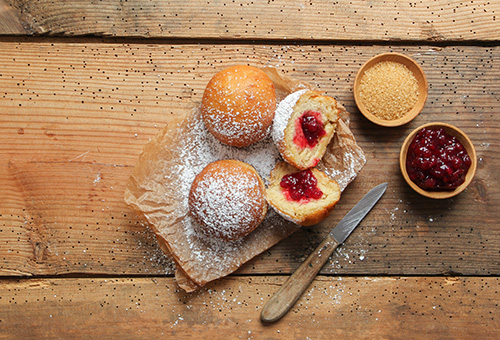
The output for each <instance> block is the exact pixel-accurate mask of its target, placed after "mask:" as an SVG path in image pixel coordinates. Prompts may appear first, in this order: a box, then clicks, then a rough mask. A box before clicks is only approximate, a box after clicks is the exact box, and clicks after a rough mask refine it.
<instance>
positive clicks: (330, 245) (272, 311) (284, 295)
mask: <svg viewBox="0 0 500 340" xmlns="http://www.w3.org/2000/svg"><path fill="white" fill-rule="evenodd" d="M338 245H339V243H338V242H337V241H335V239H334V238H333V237H332V236H331V235H328V236H327V237H325V239H324V240H323V241H322V242H321V244H320V245H319V246H318V247H317V248H316V250H314V251H313V252H312V254H311V255H309V257H308V258H307V259H306V260H305V261H304V263H302V264H301V265H300V267H299V268H297V270H296V271H295V272H294V273H293V274H292V275H291V276H290V277H289V278H288V280H286V282H285V283H284V284H283V285H282V286H281V287H280V288H279V289H278V291H277V292H276V293H274V295H273V296H272V297H271V299H270V300H269V301H268V302H267V303H266V305H265V306H264V308H263V309H262V313H261V314H260V318H261V320H262V321H264V322H274V321H277V320H279V319H280V318H281V317H282V316H283V315H285V314H286V313H287V312H288V310H290V308H292V306H293V305H294V304H295V302H296V301H297V300H298V299H299V297H300V296H301V295H302V293H303V292H304V291H305V290H306V289H307V287H308V286H309V284H310V283H311V282H312V280H313V279H314V277H315V276H316V274H318V272H319V271H320V269H321V268H322V267H323V266H324V264H325V263H326V261H327V260H328V258H329V257H330V255H331V254H332V253H333V251H334V250H335V249H336V248H337V247H338Z"/></svg>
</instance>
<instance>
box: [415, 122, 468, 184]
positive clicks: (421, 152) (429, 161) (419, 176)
mask: <svg viewBox="0 0 500 340" xmlns="http://www.w3.org/2000/svg"><path fill="white" fill-rule="evenodd" d="M470 165H471V159H470V157H469V155H468V154H467V150H465V148H464V146H463V145H462V144H461V143H460V142H459V141H458V139H457V138H456V137H454V136H451V135H449V134H448V133H446V132H445V131H444V129H442V128H441V129H437V130H432V129H427V128H423V129H422V130H420V131H419V132H418V133H417V135H416V136H415V138H414V139H413V141H412V142H411V144H410V146H409V148H408V155H407V157H406V171H407V172H408V175H409V176H410V179H411V180H412V181H413V182H414V183H415V184H417V185H418V186H419V187H420V188H422V189H424V190H453V189H455V188H457V187H458V186H460V185H461V184H462V183H463V182H464V181H465V175H466V174H467V171H468V170H469V167H470Z"/></svg>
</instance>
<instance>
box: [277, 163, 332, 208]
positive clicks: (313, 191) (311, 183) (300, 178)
mask: <svg viewBox="0 0 500 340" xmlns="http://www.w3.org/2000/svg"><path fill="white" fill-rule="evenodd" d="M317 185H318V180H317V179H316V177H314V175H313V173H312V171H311V170H310V169H307V170H303V171H299V172H296V173H293V174H288V175H285V176H283V178H282V179H281V182H280V186H281V187H282V188H283V189H284V194H285V197H286V198H287V199H289V200H292V201H301V200H309V199H320V198H321V196H323V192H322V191H321V190H320V189H319V188H318V186H317Z"/></svg>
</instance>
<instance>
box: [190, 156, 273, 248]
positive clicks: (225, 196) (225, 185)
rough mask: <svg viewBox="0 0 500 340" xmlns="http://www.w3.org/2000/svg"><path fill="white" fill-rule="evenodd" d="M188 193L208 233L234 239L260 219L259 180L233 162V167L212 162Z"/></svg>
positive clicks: (261, 202) (261, 200)
mask: <svg viewBox="0 0 500 340" xmlns="http://www.w3.org/2000/svg"><path fill="white" fill-rule="evenodd" d="M191 195H192V196H191V198H192V200H191V201H190V203H191V208H193V211H192V213H195V214H196V216H197V217H198V221H199V220H201V221H202V222H203V224H204V228H202V230H203V231H204V232H206V233H207V234H208V236H216V237H221V238H224V239H230V240H232V239H236V238H238V237H239V236H240V235H241V231H245V230H251V229H253V226H254V225H255V224H256V223H258V222H260V221H259V218H260V216H262V212H261V211H259V210H260V209H259V208H261V207H262V206H263V204H264V201H263V200H264V196H263V192H262V190H261V189H260V182H259V180H258V178H257V177H256V176H254V175H253V174H252V173H249V172H248V171H246V172H245V171H244V169H243V167H241V166H239V164H237V163H236V164H234V167H233V168H226V167H223V166H218V163H213V164H212V165H211V166H210V171H209V172H203V173H202V174H201V176H199V177H197V185H196V186H194V187H193V190H192V191H191Z"/></svg>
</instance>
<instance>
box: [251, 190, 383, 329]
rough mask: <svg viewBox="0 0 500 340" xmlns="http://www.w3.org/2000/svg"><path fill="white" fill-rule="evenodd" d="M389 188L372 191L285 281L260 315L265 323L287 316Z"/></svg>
mask: <svg viewBox="0 0 500 340" xmlns="http://www.w3.org/2000/svg"><path fill="white" fill-rule="evenodd" d="M386 189H387V183H383V184H379V185H377V186H376V187H375V188H373V189H372V190H370V191H369V192H368V193H367V194H366V195H365V196H364V197H363V198H362V199H361V200H360V201H359V202H358V203H357V204H356V205H355V206H354V207H353V208H352V209H351V210H350V211H349V212H348V213H347V214H346V215H345V216H344V218H343V219H342V220H341V221H340V222H339V223H338V224H337V226H336V227H335V228H333V229H332V231H330V233H329V234H328V235H327V236H326V237H325V238H324V239H323V241H322V242H321V243H320V245H319V246H318V247H317V248H316V250H314V251H313V252H312V254H311V255H309V257H308V258H307V259H306V260H305V261H304V263H302V264H301V265H300V266H299V268H297V270H296V271H295V272H294V273H293V274H292V275H291V276H290V277H289V278H288V280H286V282H285V283H284V284H283V285H282V286H281V287H280V288H279V289H278V291H276V293H274V295H273V296H272V297H271V299H270V300H269V301H268V302H267V303H266V305H265V306H264V308H263V309H262V312H261V314H260V318H261V320H262V321H263V322H274V321H277V320H279V319H280V318H281V317H282V316H283V315H285V314H286V313H287V312H288V310H290V308H292V306H293V305H294V304H295V302H297V300H298V299H299V298H300V296H301V295H302V293H303V292H304V291H305V290H306V289H307V287H308V286H309V284H311V282H312V280H313V279H314V277H315V276H316V274H317V273H318V272H319V271H320V269H321V268H322V267H323V265H324V264H325V263H326V261H327V260H328V258H329V257H330V255H331V254H332V253H333V251H334V250H335V249H337V247H338V246H339V245H340V244H342V243H343V242H344V241H345V240H346V239H347V237H348V236H349V235H350V234H351V232H352V231H353V230H354V229H355V228H356V227H357V226H358V224H359V222H361V220H363V218H364V217H365V216H366V215H367V214H368V212H369V211H370V210H371V209H372V208H373V206H374V205H375V204H376V203H377V202H378V200H379V199H380V197H382V195H383V194H384V192H385V190H386Z"/></svg>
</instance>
